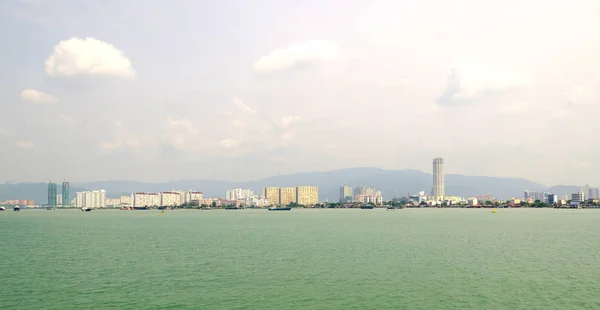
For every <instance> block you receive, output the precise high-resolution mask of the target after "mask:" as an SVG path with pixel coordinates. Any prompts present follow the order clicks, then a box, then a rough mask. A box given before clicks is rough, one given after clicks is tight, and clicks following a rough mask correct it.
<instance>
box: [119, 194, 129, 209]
mask: <svg viewBox="0 0 600 310" xmlns="http://www.w3.org/2000/svg"><path fill="white" fill-rule="evenodd" d="M119 204H120V205H121V206H122V207H127V208H129V207H131V196H121V198H120V199H119Z"/></svg>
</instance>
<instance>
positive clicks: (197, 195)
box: [185, 191, 204, 203]
mask: <svg viewBox="0 0 600 310" xmlns="http://www.w3.org/2000/svg"><path fill="white" fill-rule="evenodd" d="M202 199H204V195H203V194H202V192H196V191H189V192H187V193H185V202H187V203H189V202H192V201H196V200H197V201H200V200H202Z"/></svg>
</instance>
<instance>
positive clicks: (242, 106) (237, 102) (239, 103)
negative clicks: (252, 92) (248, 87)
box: [233, 97, 256, 113]
mask: <svg viewBox="0 0 600 310" xmlns="http://www.w3.org/2000/svg"><path fill="white" fill-rule="evenodd" d="M233 104H234V105H235V106H236V107H238V108H239V109H240V110H242V111H244V112H250V113H256V110H254V109H252V108H251V107H249V106H248V105H247V104H245V103H244V101H242V100H241V99H239V98H237V97H234V98H233Z"/></svg>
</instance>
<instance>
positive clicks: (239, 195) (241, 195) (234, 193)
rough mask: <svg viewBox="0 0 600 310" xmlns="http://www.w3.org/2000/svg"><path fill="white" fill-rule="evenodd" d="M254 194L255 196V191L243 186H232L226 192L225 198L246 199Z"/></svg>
mask: <svg viewBox="0 0 600 310" xmlns="http://www.w3.org/2000/svg"><path fill="white" fill-rule="evenodd" d="M252 196H254V192H253V191H252V190H249V189H242V188H232V189H230V190H227V193H225V199H227V200H240V199H243V200H245V199H248V198H250V197H252Z"/></svg>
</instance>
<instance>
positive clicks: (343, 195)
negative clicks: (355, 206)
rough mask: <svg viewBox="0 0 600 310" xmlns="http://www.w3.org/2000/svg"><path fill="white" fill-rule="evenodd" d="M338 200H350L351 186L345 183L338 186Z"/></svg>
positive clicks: (343, 201) (342, 201)
mask: <svg viewBox="0 0 600 310" xmlns="http://www.w3.org/2000/svg"><path fill="white" fill-rule="evenodd" d="M340 202H341V203H346V202H352V187H350V186H347V185H343V186H341V187H340Z"/></svg>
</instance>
